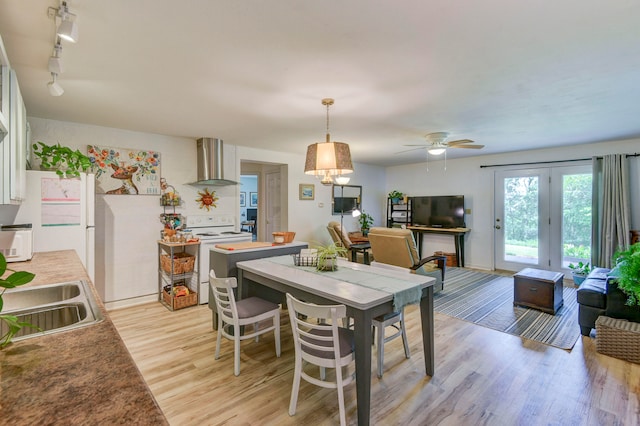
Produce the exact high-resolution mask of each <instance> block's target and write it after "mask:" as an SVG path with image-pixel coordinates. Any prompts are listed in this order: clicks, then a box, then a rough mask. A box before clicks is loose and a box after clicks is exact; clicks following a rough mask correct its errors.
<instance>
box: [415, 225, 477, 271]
mask: <svg viewBox="0 0 640 426" xmlns="http://www.w3.org/2000/svg"><path fill="white" fill-rule="evenodd" d="M407 229H410V230H411V231H412V232H413V233H414V235H415V237H416V243H417V244H418V256H420V258H421V259H422V234H441V235H451V236H452V237H453V242H454V244H455V247H456V260H457V261H458V266H460V267H464V235H465V234H466V233H467V232H469V231H471V229H469V228H437V227H433V226H430V227H427V226H407Z"/></svg>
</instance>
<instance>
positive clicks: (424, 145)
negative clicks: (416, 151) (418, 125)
mask: <svg viewBox="0 0 640 426" xmlns="http://www.w3.org/2000/svg"><path fill="white" fill-rule="evenodd" d="M402 146H422V147H427V146H431V144H425V143H421V144H419V145H402Z"/></svg>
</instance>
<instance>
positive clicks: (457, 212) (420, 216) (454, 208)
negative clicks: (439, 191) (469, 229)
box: [411, 195, 465, 228]
mask: <svg viewBox="0 0 640 426" xmlns="http://www.w3.org/2000/svg"><path fill="white" fill-rule="evenodd" d="M411 222H412V223H413V225H416V226H428V227H431V228H463V227H464V226H465V223H464V195H440V196H431V197H412V198H411Z"/></svg>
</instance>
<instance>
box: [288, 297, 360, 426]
mask: <svg viewBox="0 0 640 426" xmlns="http://www.w3.org/2000/svg"><path fill="white" fill-rule="evenodd" d="M287 305H288V309H289V319H290V320H291V328H292V330H293V343H294V347H295V367H294V375H293V388H292V389H291V401H290V403H289V415H291V416H293V415H294V414H295V413H296V405H297V402H298V391H299V390H300V379H301V378H302V379H304V380H306V381H307V382H309V383H312V384H314V385H316V386H321V387H323V388H330V389H337V391H338V406H339V409H340V424H341V425H345V424H346V414H345V406H344V386H346V385H348V384H349V383H351V382H352V381H354V380H355V369H354V371H353V372H352V374H350V375H347V376H346V377H344V376H343V371H342V368H343V367H347V366H348V365H349V364H350V363H351V362H352V361H353V360H354V359H355V356H354V347H355V346H354V339H353V330H349V329H346V328H342V327H338V320H341V319H342V318H345V317H346V314H347V308H346V307H345V306H344V305H315V304H312V303H305V302H302V301H300V300H298V299H296V298H295V297H293V296H292V295H290V294H289V293H287ZM302 318H310V319H311V320H310V321H305V320H303V319H302ZM316 318H323V319H328V320H330V323H327V322H324V321H321V322H319V323H318V322H317V321H315V319H316ZM304 362H307V363H310V364H313V365H316V366H319V367H320V378H319V379H318V378H316V377H313V376H311V375H309V374H307V373H306V372H305V371H304ZM326 368H332V369H334V370H335V382H333V381H329V380H327V379H326V375H325V369H326Z"/></svg>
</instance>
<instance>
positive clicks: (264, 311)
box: [209, 269, 280, 376]
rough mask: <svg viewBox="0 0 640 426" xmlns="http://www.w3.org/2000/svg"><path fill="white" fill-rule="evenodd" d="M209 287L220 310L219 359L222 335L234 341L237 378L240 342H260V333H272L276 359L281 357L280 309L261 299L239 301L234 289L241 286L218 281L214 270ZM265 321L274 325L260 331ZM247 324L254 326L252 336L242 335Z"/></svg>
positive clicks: (220, 279) (232, 278) (228, 280)
mask: <svg viewBox="0 0 640 426" xmlns="http://www.w3.org/2000/svg"><path fill="white" fill-rule="evenodd" d="M209 285H210V286H211V290H212V291H213V296H214V298H215V301H216V308H217V311H218V337H217V340H216V359H219V358H220V345H221V341H222V336H224V337H226V338H227V339H229V340H233V346H234V369H233V373H234V374H235V375H236V376H238V375H239V374H240V341H242V340H247V339H253V338H254V337H255V339H256V342H257V341H258V339H259V338H260V335H261V334H265V333H268V332H270V331H272V330H273V333H274V335H275V341H276V356H278V357H280V307H279V306H278V305H277V304H275V303H272V302H269V301H266V300H264V299H261V298H259V297H249V298H247V299H242V300H238V301H236V300H235V297H234V294H233V289H234V288H236V287H237V286H238V282H237V280H236V278H235V277H231V278H216V275H215V272H214V271H213V269H212V270H211V271H210V272H209ZM265 320H272V321H273V324H272V325H270V326H268V327H265V328H262V329H260V323H261V322H263V321H265ZM247 325H252V326H253V333H250V334H244V335H243V334H242V329H241V327H244V326H247Z"/></svg>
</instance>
